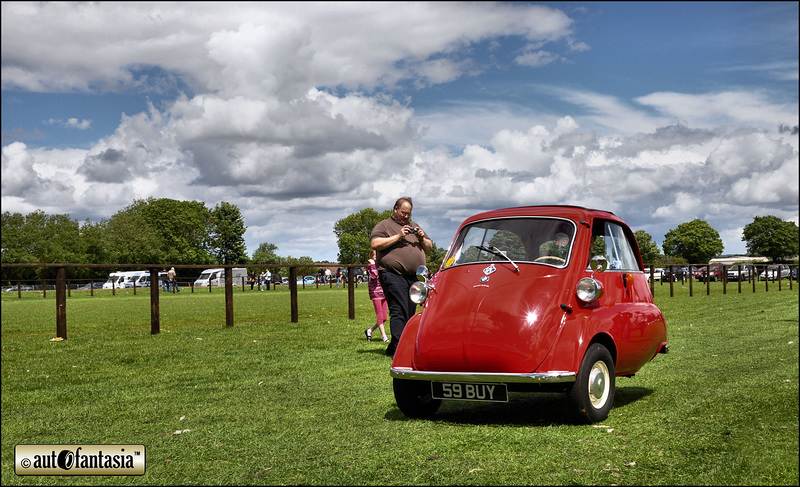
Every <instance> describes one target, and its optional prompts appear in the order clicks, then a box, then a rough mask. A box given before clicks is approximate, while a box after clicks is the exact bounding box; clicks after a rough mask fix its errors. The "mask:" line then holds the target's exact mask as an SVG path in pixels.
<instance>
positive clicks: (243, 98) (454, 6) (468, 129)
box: [2, 2, 798, 261]
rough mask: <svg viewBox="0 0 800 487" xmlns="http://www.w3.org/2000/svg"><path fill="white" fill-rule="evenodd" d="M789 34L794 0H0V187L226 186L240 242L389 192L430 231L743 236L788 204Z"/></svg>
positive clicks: (794, 151)
mask: <svg viewBox="0 0 800 487" xmlns="http://www.w3.org/2000/svg"><path fill="white" fill-rule="evenodd" d="M34 20H35V21H34ZM797 46H798V4H797V3H796V2H586V3H582V2H552V3H528V2H524V3H522V2H517V3H511V4H506V3H466V4H459V3H451V2H446V3H414V4H397V3H344V4H338V3H324V4H309V3H302V2H297V3H291V4H284V3H278V4H275V3H264V4H260V3H259V4H256V3H243V4H231V3H215V2H201V3H179V4H169V3H114V2H105V3H101V4H78V3H60V4H39V3H25V2H4V3H3V4H2V147H3V154H2V207H3V211H11V212H20V213H23V214H26V213H28V212H30V211H33V210H36V209H41V210H43V211H45V212H47V213H59V214H63V213H66V214H69V215H70V217H71V218H73V219H79V220H81V221H82V220H84V219H86V218H89V219H92V220H99V219H101V218H108V217H110V216H111V215H113V214H114V213H116V212H117V211H119V210H121V209H123V208H124V207H126V206H127V205H130V204H131V203H132V201H133V199H141V198H147V197H151V196H152V197H155V198H162V197H166V198H174V199H180V200H197V201H204V202H205V203H206V205H207V206H209V207H213V206H214V205H215V204H218V203H219V202H220V201H228V202H230V203H234V204H236V205H237V206H239V207H240V209H242V212H243V214H244V216H245V224H246V225H247V226H248V230H247V232H246V234H245V239H246V242H247V245H248V250H249V251H250V252H251V253H252V252H253V251H254V250H255V249H256V248H257V247H258V245H259V244H260V243H263V242H270V243H274V244H276V245H277V246H278V253H279V254H280V255H292V256H295V257H298V256H310V257H312V258H313V259H314V260H320V261H321V260H330V261H335V260H336V255H337V248H336V242H335V238H334V235H333V224H334V223H335V221H336V220H338V219H340V218H343V217H345V216H347V215H349V214H351V213H353V212H356V211H359V210H361V209H363V208H367V207H372V208H375V209H377V210H379V211H381V210H383V209H387V208H389V207H390V206H391V204H392V202H393V201H394V200H395V199H396V198H397V197H399V196H404V195H411V196H413V197H414V198H415V202H416V207H415V211H414V215H415V219H416V220H417V221H418V222H419V223H420V224H421V225H422V226H423V227H425V228H426V230H427V231H428V233H429V234H431V236H432V237H433V239H434V241H435V242H436V243H437V244H438V245H439V246H441V247H446V246H447V245H449V243H450V240H451V239H452V237H453V234H454V231H455V229H456V227H457V225H458V224H459V223H460V222H461V221H462V220H463V219H464V218H466V217H467V216H469V215H470V214H472V213H475V212H478V211H482V210H487V209H492V208H497V207H505V206H519V205H524V204H551V203H552V204H578V205H584V206H591V207H599V208H604V209H608V210H611V211H614V212H615V213H617V214H618V215H620V216H621V217H622V218H623V219H625V220H626V221H627V222H628V223H629V224H630V225H631V226H632V227H633V228H634V229H643V230H646V231H647V232H648V233H650V234H651V235H652V236H653V239H654V240H655V241H656V242H657V243H659V244H660V243H661V242H662V241H663V237H664V234H665V233H666V232H667V231H668V230H670V229H672V228H675V227H676V226H677V225H679V224H680V223H683V222H687V221H691V220H693V219H695V218H700V219H703V220H706V221H708V222H709V223H710V224H711V225H712V227H714V228H715V229H716V230H717V231H718V232H719V233H720V235H721V237H722V239H723V242H724V244H725V253H741V252H744V251H745V248H744V243H743V242H742V241H741V230H742V227H743V226H744V225H746V224H748V223H750V222H751V221H752V219H753V218H754V217H755V216H765V215H775V216H778V217H780V218H783V219H786V220H793V221H795V222H797V221H798V183H797V181H798V133H797V126H798V47H797ZM298 221H300V222H303V223H302V224H300V225H298Z"/></svg>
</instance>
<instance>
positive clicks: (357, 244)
mask: <svg viewBox="0 0 800 487" xmlns="http://www.w3.org/2000/svg"><path fill="white" fill-rule="evenodd" d="M391 215H392V210H386V211H384V212H383V213H378V212H377V211H375V210H374V209H372V208H364V209H363V210H361V211H359V212H358V213H353V214H352V215H349V216H346V217H344V218H342V219H341V220H339V221H337V222H336V223H335V224H334V226H333V233H334V234H336V240H337V243H338V246H339V255H338V258H339V263H340V264H363V263H364V262H367V261H368V260H369V252H370V250H371V248H372V247H371V242H370V234H371V233H372V229H373V228H375V225H377V224H378V222H379V221H381V220H385V219H386V218H389V217H390V216H391Z"/></svg>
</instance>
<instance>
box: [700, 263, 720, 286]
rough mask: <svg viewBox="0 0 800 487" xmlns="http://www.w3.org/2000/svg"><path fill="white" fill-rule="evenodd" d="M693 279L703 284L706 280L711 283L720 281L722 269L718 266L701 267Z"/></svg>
mask: <svg viewBox="0 0 800 487" xmlns="http://www.w3.org/2000/svg"><path fill="white" fill-rule="evenodd" d="M694 278H695V279H697V280H698V281H703V282H705V280H706V279H708V280H710V281H711V282H714V281H721V280H722V268H721V267H720V266H718V265H712V266H708V265H704V266H703V267H701V268H699V269H698V270H697V272H695V274H694Z"/></svg>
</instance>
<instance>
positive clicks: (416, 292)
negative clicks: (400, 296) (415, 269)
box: [408, 281, 428, 304]
mask: <svg viewBox="0 0 800 487" xmlns="http://www.w3.org/2000/svg"><path fill="white" fill-rule="evenodd" d="M408 294H409V296H410V297H411V301H413V302H415V303H417V304H422V303H424V302H425V300H426V299H428V285H427V284H425V283H424V282H422V281H417V282H415V283H414V284H412V285H411V289H409V290H408Z"/></svg>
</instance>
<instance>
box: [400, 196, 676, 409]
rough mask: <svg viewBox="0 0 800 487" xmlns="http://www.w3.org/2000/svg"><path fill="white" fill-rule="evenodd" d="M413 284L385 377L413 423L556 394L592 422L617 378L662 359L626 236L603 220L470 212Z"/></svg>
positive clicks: (588, 213) (654, 313) (595, 214)
mask: <svg viewBox="0 0 800 487" xmlns="http://www.w3.org/2000/svg"><path fill="white" fill-rule="evenodd" d="M417 274H418V276H420V278H423V279H424V281H419V282H415V283H414V284H413V285H412V287H411V291H410V295H411V298H412V300H413V301H414V302H416V303H418V304H421V305H422V310H421V311H420V312H419V313H417V314H416V315H414V316H413V317H412V318H411V319H410V320H409V321H408V323H407V324H406V327H405V330H404V331H403V333H402V335H401V338H400V341H399V343H398V346H397V350H396V351H395V354H394V358H393V361H392V366H391V369H390V374H391V377H392V378H393V389H394V396H395V400H396V401H397V405H398V407H399V408H400V411H401V412H402V413H403V414H405V415H406V416H408V417H411V418H418V417H430V416H433V415H434V414H435V413H436V411H437V410H438V409H439V407H440V405H441V403H442V401H444V400H467V401H486V402H506V401H508V398H509V393H510V392H535V391H541V392H553V391H559V392H564V393H566V394H567V396H568V398H569V401H570V403H571V410H572V411H573V412H574V413H575V416H576V417H577V418H578V419H579V420H581V421H583V422H589V423H592V422H597V421H602V420H604V419H605V418H606V417H607V416H608V414H609V411H610V410H611V408H612V406H613V403H614V395H615V387H616V377H622V376H624V377H630V376H633V375H634V374H635V373H636V372H637V371H638V370H639V369H640V368H641V367H642V366H643V365H644V364H646V363H647V362H649V361H650V360H652V359H653V358H655V356H656V355H657V354H658V353H666V352H667V351H668V349H669V347H668V344H667V328H666V323H665V320H664V315H663V314H662V313H661V311H660V310H659V309H658V308H657V307H656V305H655V304H654V303H653V296H652V294H651V293H650V287H649V285H648V284H647V278H646V277H645V274H644V272H643V266H642V260H641V257H640V255H639V248H638V246H637V244H636V239H635V238H634V236H633V232H632V231H631V230H630V228H629V227H628V226H627V225H626V224H625V222H623V221H622V220H621V219H620V218H619V217H617V216H616V215H614V214H613V213H610V212H606V211H599V210H589V209H586V208H579V207H572V206H532V207H519V208H508V209H503V210H493V211H488V212H484V213H480V214H477V215H474V216H472V217H470V218H467V219H466V220H465V221H464V222H463V223H462V224H461V225H460V226H459V229H458V231H457V233H456V235H455V238H454V240H453V242H452V244H451V245H450V247H449V250H448V252H447V254H446V256H445V258H444V261H443V262H442V265H441V267H440V268H439V271H438V272H436V273H435V274H433V275H432V274H431V273H430V272H429V270H428V269H426V268H425V267H424V266H421V267H420V268H419V269H418V271H417ZM534 411H535V410H532V413H535V412H534Z"/></svg>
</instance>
